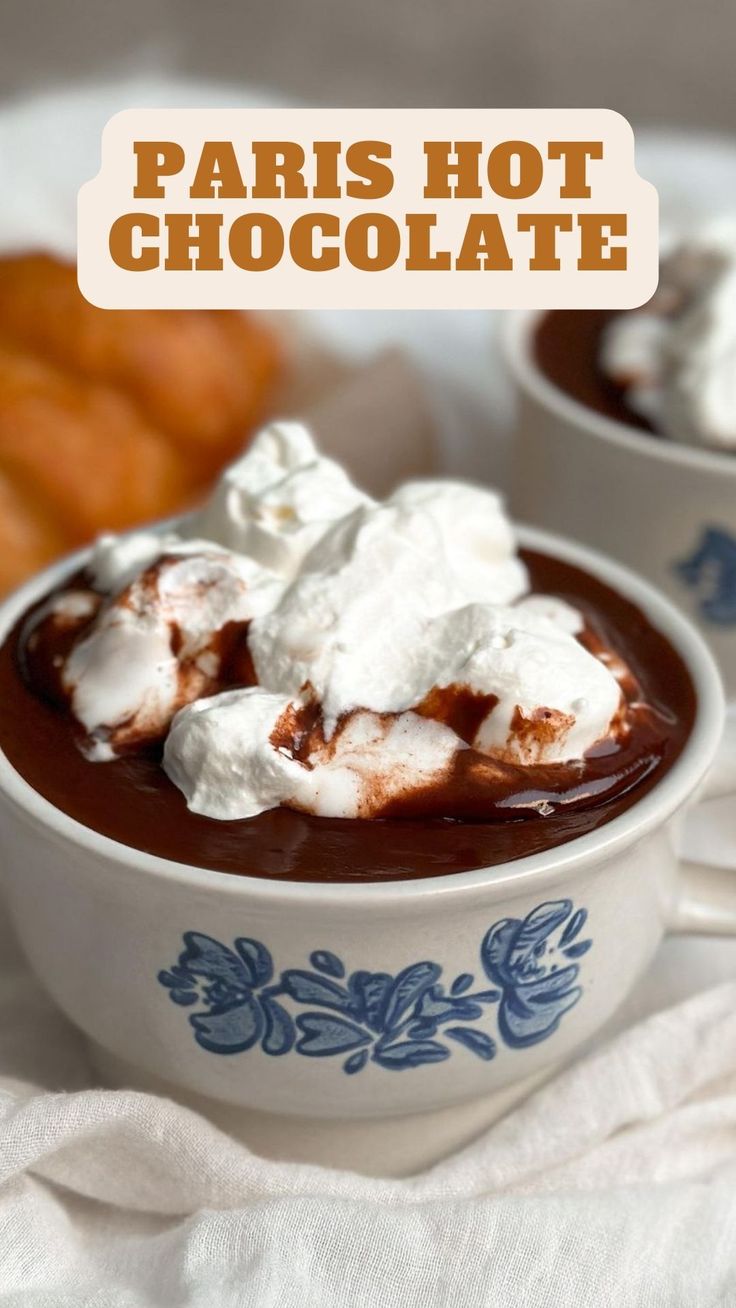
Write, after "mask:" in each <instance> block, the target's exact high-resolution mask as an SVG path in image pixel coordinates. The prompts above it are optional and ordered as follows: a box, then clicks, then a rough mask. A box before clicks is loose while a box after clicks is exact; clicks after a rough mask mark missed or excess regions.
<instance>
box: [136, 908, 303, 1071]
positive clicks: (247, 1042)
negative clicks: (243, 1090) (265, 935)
mask: <svg viewBox="0 0 736 1308" xmlns="http://www.w3.org/2000/svg"><path fill="white" fill-rule="evenodd" d="M184 944H185V945H186V949H185V950H184V952H183V953H181V954H180V955H179V959H178V961H177V962H176V963H175V964H174V966H173V967H172V968H171V970H170V971H163V972H159V974H158V979H159V981H160V983H161V985H162V986H165V987H166V988H167V989H168V991H169V996H170V998H171V999H172V1000H173V1002H174V1003H175V1004H183V1005H191V1004H195V1003H197V1001H199V1002H201V1003H202V1004H204V1008H205V1011H204V1012H199V1013H193V1014H191V1015H190V1018H189V1021H190V1022H191V1025H192V1026H193V1028H194V1038H195V1040H196V1041H197V1044H199V1045H201V1046H202V1048H203V1049H207V1050H209V1051H210V1052H211V1053H216V1054H239V1053H242V1052H243V1051H244V1050H246V1049H250V1048H251V1047H252V1046H253V1045H255V1044H257V1043H258V1042H260V1045H261V1048H262V1049H263V1050H264V1052H265V1053H267V1054H274V1055H278V1054H286V1053H288V1052H289V1050H290V1049H291V1047H292V1045H293V1044H294V1039H295V1031H294V1023H293V1022H292V1019H291V1017H290V1016H289V1014H288V1013H287V1011H286V1009H285V1008H284V1007H283V1005H281V1004H279V1003H278V1002H277V1001H276V1000H275V999H274V998H273V994H272V992H271V991H270V990H269V989H268V983H269V981H270V980H271V978H272V977H273V962H272V959H271V955H270V953H269V952H268V950H267V949H266V947H265V945H262V944H261V943H260V942H259V941H258V940H249V939H248V938H247V937H244V936H240V937H238V939H237V940H236V941H235V942H234V948H233V949H229V948H228V947H227V946H226V945H223V944H221V943H220V941H219V940H213V939H212V937H211V936H205V935H202V934H201V933H200V932H198V931H185V932H184Z"/></svg>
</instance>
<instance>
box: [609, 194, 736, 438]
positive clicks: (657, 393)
mask: <svg viewBox="0 0 736 1308" xmlns="http://www.w3.org/2000/svg"><path fill="white" fill-rule="evenodd" d="M600 364H601V368H602V370H603V372H604V373H605V374H606V375H607V376H608V377H610V378H611V380H612V381H613V382H615V383H616V385H617V386H620V387H622V388H623V390H624V394H625V398H626V402H627V404H629V405H630V407H631V408H632V409H633V410H634V411H635V412H637V413H640V414H641V415H642V416H643V417H645V418H646V419H647V420H648V421H649V422H651V424H652V425H653V426H654V428H655V429H656V430H657V431H658V432H661V433H662V434H663V435H664V436H668V437H670V438H671V439H672V440H676V441H681V442H685V443H686V444H692V445H702V446H707V447H710V448H712V449H718V450H730V451H736V218H724V217H721V218H719V219H717V220H715V221H713V222H710V223H707V224H705V225H703V226H702V227H700V228H698V229H696V230H695V231H693V232H692V233H690V234H688V235H686V236H685V237H683V238H681V239H678V240H676V241H672V240H671V241H670V242H668V248H667V247H666V248H665V253H664V255H663V258H662V263H661V268H660V282H659V288H658V290H657V293H656V294H655V296H654V298H653V299H652V300H651V301H650V302H649V304H647V305H645V306H643V308H641V309H639V310H634V311H632V312H628V313H621V314H618V315H617V316H616V317H615V318H614V319H613V321H612V322H611V323H610V324H609V325H608V327H607V329H606V332H605V334H604V339H603V344H602V350H601V356H600Z"/></svg>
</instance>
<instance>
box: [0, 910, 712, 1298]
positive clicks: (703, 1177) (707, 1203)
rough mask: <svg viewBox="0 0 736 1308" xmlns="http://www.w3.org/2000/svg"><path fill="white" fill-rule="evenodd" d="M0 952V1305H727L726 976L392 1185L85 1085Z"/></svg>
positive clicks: (77, 1044) (185, 1113)
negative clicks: (264, 1152) (273, 1157)
mask: <svg viewBox="0 0 736 1308" xmlns="http://www.w3.org/2000/svg"><path fill="white" fill-rule="evenodd" d="M0 945H1V946H2V948H1V949H0V959H1V960H2V964H1V968H0V1033H1V1035H0V1063H1V1064H2V1076H1V1077H0V1304H2V1305H3V1308H6V1306H7V1308H10V1306H13V1308H15V1305H18V1308H67V1306H68V1308H78V1306H79V1305H90V1308H236V1306H237V1308H250V1305H257V1308H269V1306H270V1305H274V1308H275V1306H276V1305H278V1308H312V1306H314V1308H399V1306H401V1308H414V1306H416V1308H434V1306H435V1305H436V1306H437V1308H440V1305H441V1306H442V1308H485V1305H488V1308H491V1306H492V1308H506V1305H508V1306H509V1308H511V1305H513V1306H514V1308H516V1306H517V1305H519V1304H522V1303H523V1304H524V1305H525V1308H567V1305H573V1304H575V1305H580V1306H583V1305H584V1306H587V1305H590V1306H591V1308H604V1306H605V1305H612V1306H615V1308H630V1306H631V1308H660V1306H661V1308H715V1305H732V1304H734V1303H736V982H735V981H729V982H725V983H723V984H721V985H719V986H716V987H714V988H711V989H709V990H708V991H705V992H702V993H701V994H698V995H696V996H695V997H694V998H691V999H688V1000H686V1001H684V1002H683V1003H681V1004H679V1005H678V1006H676V1007H674V1008H670V1009H668V1010H665V1011H662V1012H658V1013H655V1014H654V1015H652V1016H650V1017H648V1018H647V1019H646V1020H644V1021H643V1022H641V1023H640V1024H638V1025H635V1026H633V1027H631V1028H629V1029H628V1030H626V1031H625V1032H624V1033H623V1034H619V1035H618V1036H615V1037H614V1038H613V1039H612V1040H611V1041H610V1042H608V1043H606V1044H604V1045H601V1046H599V1047H598V1048H597V1049H596V1050H594V1051H593V1052H592V1053H590V1054H589V1055H588V1056H587V1057H586V1058H584V1059H581V1060H580V1061H579V1062H578V1063H577V1064H574V1065H573V1066H572V1067H570V1068H569V1069H568V1070H566V1071H564V1072H562V1073H561V1074H559V1075H558V1076H557V1077H556V1078H555V1079H554V1080H553V1081H552V1082H550V1083H548V1084H547V1085H546V1086H545V1087H544V1088H542V1089H541V1090H539V1091H537V1092H536V1093H535V1094H534V1095H533V1096H532V1097H531V1098H530V1099H528V1100H527V1102H526V1103H525V1104H523V1105H521V1106H520V1107H519V1108H517V1109H516V1110H515V1111H514V1112H513V1113H511V1114H510V1115H509V1116H508V1117H506V1118H505V1119H504V1120H502V1121H501V1122H499V1123H497V1124H496V1125H495V1126H494V1127H492V1128H491V1129H490V1131H488V1132H487V1133H486V1134H485V1135H484V1136H483V1137H482V1138H481V1139H479V1140H478V1141H476V1142H475V1143H474V1144H472V1145H471V1146H469V1147H468V1148H466V1149H465V1150H463V1151H462V1152H461V1153H459V1154H456V1155H455V1156H454V1157H453V1158H450V1159H449V1160H447V1161H446V1162H444V1163H441V1164H440V1165H438V1166H437V1167H435V1168H433V1169H432V1170H430V1171H429V1172H426V1173H425V1174H423V1175H421V1176H418V1177H415V1178H412V1179H410V1180H402V1181H388V1180H375V1179H369V1178H364V1177H358V1176H355V1175H353V1174H351V1173H348V1172H338V1171H329V1170H326V1169H320V1168H317V1167H311V1166H306V1165H303V1164H299V1165H297V1164H284V1163H272V1162H266V1161H264V1160H262V1159H259V1158H257V1157H255V1156H254V1155H253V1154H252V1153H250V1152H249V1151H248V1149H246V1147H245V1146H244V1145H241V1144H239V1143H236V1142H235V1141H233V1140H231V1139H229V1138H228V1137H227V1136H226V1135H224V1134H223V1133H221V1132H220V1131H218V1130H217V1129H216V1128H215V1127H213V1126H211V1125H210V1124H209V1123H208V1122H206V1121H205V1120H204V1118H201V1117H199V1116H197V1115H196V1114H195V1113H193V1112H191V1111H190V1110H188V1109H186V1108H183V1107H180V1106H178V1105H175V1104H173V1103H172V1102H170V1101H168V1100H165V1099H161V1098H158V1097H156V1096H154V1095H148V1094H141V1093H136V1092H133V1091H114V1090H100V1089H95V1088H88V1080H89V1068H88V1065H87V1062H86V1057H85V1047H84V1042H83V1041H82V1040H81V1038H80V1037H79V1036H77V1035H76V1033H74V1032H73V1031H72V1030H71V1028H69V1027H68V1026H67V1024H66V1022H65V1020H64V1019H63V1018H62V1017H61V1016H59V1015H57V1014H56V1013H55V1012H54V1010H53V1009H52V1007H51V1005H50V1004H49V1002H48V1001H47V1000H46V999H45V997H44V996H43V995H42V994H41V993H40V991H39V990H38V989H37V987H36V985H35V983H34V982H33V980H32V979H31V978H30V976H29V974H28V973H27V971H26V969H25V965H24V964H23V962H22V961H21V959H20V956H19V955H18V954H17V952H16V950H15V948H14V946H13V943H12V941H11V939H10V937H9V936H8V935H7V933H6V932H0ZM665 948H666V947H665ZM60 1086H63V1087H65V1091H64V1092H63V1093H59V1091H58V1087H60ZM45 1087H54V1089H48V1088H45Z"/></svg>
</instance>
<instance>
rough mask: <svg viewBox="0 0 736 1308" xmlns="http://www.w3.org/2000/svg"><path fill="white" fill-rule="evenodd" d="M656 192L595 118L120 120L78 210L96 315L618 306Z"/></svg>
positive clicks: (652, 227)
mask: <svg viewBox="0 0 736 1308" xmlns="http://www.w3.org/2000/svg"><path fill="white" fill-rule="evenodd" d="M657 221H658V204H657V194H656V191H655V190H654V188H653V186H651V184H650V183H648V182H647V181H645V180H643V179H642V178H640V177H639V176H638V175H637V172H636V167H635V158H634V136H633V132H632V130H631V127H630V126H629V124H628V123H627V121H626V119H625V118H622V117H621V115H620V114H617V113H615V112H613V111H612V110H608V109H589V110H583V109H575V110H573V109H521V110H517V109H480V110H476V109H426V110H425V109H396V110H388V109H294V108H290V109H263V108H260V109H194V108H192V109H144V108H141V109H128V110H125V111H123V112H122V113H119V114H117V115H116V116H115V117H114V118H112V119H111V120H110V122H109V123H108V124H107V126H106V128H105V130H104V133H103V138H102V161H101V168H100V171H99V173H98V174H97V176H96V177H95V178H93V179H92V180H91V181H89V182H87V183H86V184H85V185H84V186H83V187H82V188H81V190H80V193H79V210H78V263H79V285H80V288H81V290H82V293H83V294H84V295H85V296H86V297H87V299H88V300H90V301H91V302H92V303H93V304H97V305H99V306H100V307H102V308H136V309H140V308H181V309H191V308H223V309H243V308H262V309H309V308H352V309H354V308H366V309H374V308H375V309H378V308H381V309H458V308H467V309H483V308H504V309H509V308H525V307H526V308H529V307H534V308H552V307H560V308H564V307H567V308H595V307H601V308H611V309H615V308H632V307H634V306H636V305H639V304H642V303H644V302H645V301H646V300H647V299H649V297H650V296H651V295H652V293H653V292H654V289H655V287H656V282H657V244H658V235H657Z"/></svg>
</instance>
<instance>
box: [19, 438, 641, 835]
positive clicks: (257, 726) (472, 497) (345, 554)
mask: <svg viewBox="0 0 736 1308" xmlns="http://www.w3.org/2000/svg"><path fill="white" fill-rule="evenodd" d="M87 577H88V579H89V588H88V589H84V587H80V585H79V584H78V583H77V584H76V585H75V586H74V587H73V588H71V589H70V590H69V591H67V592H63V593H62V594H60V595H57V596H55V597H54V598H53V600H52V601H50V602H49V605H48V606H46V608H45V610H44V611H42V613H41V614H40V616H39V618H38V619H37V626H36V628H35V630H34V632H33V633H32V634H31V636H30V637H29V649H30V651H31V653H32V654H33V642H34V641H36V642H37V643H38V644H39V647H40V648H47V647H48V648H52V647H53V648H54V649H55V651H56V653H55V655H54V659H53V663H54V676H55V677H56V679H57V681H58V684H59V687H60V691H61V694H62V695H63V696H64V698H65V700H66V702H67V703H68V705H69V707H70V709H71V712H72V714H73V715H74V718H75V719H76V721H77V723H78V725H79V728H80V730H81V731H82V732H83V736H84V747H85V748H86V750H87V752H88V754H89V755H90V757H92V758H94V759H97V760H104V759H109V758H111V757H114V756H115V755H116V754H117V753H120V752H124V751H126V750H130V749H134V748H142V747H144V746H148V745H150V744H151V743H152V742H154V741H156V742H163V743H164V748H163V766H164V767H165V769H166V771H167V773H168V775H169V777H170V778H171V779H172V780H173V781H174V783H175V784H176V785H177V786H178V787H179V788H180V790H181V791H182V792H183V794H184V795H185V797H186V800H187V803H188V804H189V806H190V808H192V809H193V810H195V811H196V812H199V813H203V814H206V815H208V816H210V817H214V818H221V819H235V818H247V817H252V816H254V815H255V814H257V813H260V812H263V811H264V810H265V809H268V808H272V807H275V806H277V805H287V806H290V807H293V808H297V809H300V810H303V811H305V812H309V813H314V814H320V815H325V816H337V817H373V816H377V815H380V814H381V813H383V812H386V811H387V810H389V809H390V808H391V805H392V804H394V803H395V802H396V801H397V800H399V799H400V798H401V797H404V796H407V795H415V796H416V795H421V794H422V793H424V792H426V791H429V790H432V789H433V788H434V791H435V792H436V791H437V788H438V787H439V788H441V787H442V786H443V785H444V784H445V783H446V782H447V781H448V779H449V778H450V777H451V776H452V775H454V774H455V773H456V771H457V767H458V761H460V762H462V763H463V764H464V765H465V764H467V762H468V759H470V758H471V757H472V759H477V760H479V762H478V767H479V768H480V772H479V774H478V775H479V776H481V777H482V778H483V779H484V780H483V784H487V785H488V786H489V788H490V790H491V791H492V789H493V786H494V784H495V782H496V781H497V780H498V779H499V778H501V779H503V778H504V777H505V778H507V779H508V776H509V775H510V771H509V770H511V772H512V773H513V776H514V778H515V779H516V780H517V782H518V778H519V776H521V777H522V788H523V770H524V769H525V768H529V767H538V766H548V765H554V764H557V763H570V762H571V761H572V762H574V761H579V760H582V759H583V757H584V755H585V754H586V752H587V751H588V750H589V749H590V748H591V747H592V746H593V745H595V744H596V743H597V742H600V741H602V740H604V739H606V738H607V737H608V736H610V735H613V736H616V737H618V736H619V735H620V734H621V733H625V731H626V729H627V728H626V717H625V713H624V711H623V707H622V706H623V703H624V700H623V697H622V687H621V677H620V676H619V675H617V674H618V672H619V671H621V670H620V669H619V668H618V664H617V661H616V659H615V656H614V655H613V653H612V652H611V651H606V650H596V651H595V652H591V649H589V648H586V644H585V643H584V642H583V640H581V639H580V637H581V635H582V634H583V628H584V623H583V619H582V617H581V615H580V614H579V613H578V612H577V611H576V610H575V609H574V608H572V607H571V606H570V605H569V604H567V603H565V602H564V601H563V600H561V599H558V598H556V597H554V596H548V595H529V594H528V590H529V581H528V574H527V571H526V568H525V566H524V564H523V562H522V560H521V559H520V558H519V557H518V554H517V550H516V541H515V536H514V532H513V528H512V526H511V524H510V522H509V520H508V518H507V516H506V514H505V512H504V508H503V502H502V500H501V498H500V497H499V496H498V495H497V494H496V493H495V492H493V491H488V490H483V489H481V488H479V487H475V486H466V485H463V484H461V483H456V482H450V481H427V482H414V483H409V484H408V485H406V486H403V487H402V488H401V489H400V490H398V491H397V492H396V493H395V494H394V495H392V496H391V497H390V498H389V499H388V500H386V501H383V502H382V503H377V502H376V501H374V500H372V499H370V497H368V496H367V495H364V494H363V493H362V492H361V491H359V490H358V489H357V488H356V487H354V486H353V485H352V483H351V482H350V480H349V479H348V477H347V475H346V474H345V473H344V472H343V470H342V469H340V468H339V467H338V466H337V465H336V464H335V463H334V462H333V461H332V460H329V459H326V458H324V457H323V456H321V455H320V454H319V453H318V451H317V450H316V449H315V447H314V444H313V442H312V439H311V437H310V436H309V433H308V432H307V431H306V429H305V428H303V427H301V426H299V425H297V424H294V423H282V424H276V425H273V426H271V427H269V428H267V429H266V430H265V431H264V432H262V433H261V434H260V435H259V436H258V437H257V438H256V439H255V440H254V442H253V444H252V445H251V447H250V449H249V450H248V452H247V453H246V454H245V455H244V456H243V457H242V458H241V459H240V460H239V461H238V462H237V463H236V464H235V465H234V466H233V467H232V468H230V469H228V471H227V472H226V473H225V474H224V476H223V478H222V481H221V483H220V485H219V486H218V488H217V489H216V491H215V492H214V494H213V496H212V498H211V500H210V501H209V503H207V504H206V505H205V506H204V508H203V509H202V510H201V511H200V512H199V513H197V514H195V515H192V516H191V517H190V518H189V519H188V520H187V522H186V523H185V524H184V526H183V527H182V530H181V532H171V531H169V532H163V533H161V534H157V533H155V532H139V533H134V534H132V535H128V536H123V537H105V538H103V539H102V540H101V541H100V542H98V544H97V546H96V548H95V549H94V551H93V554H92V558H91V561H90V565H89V568H88V572H87ZM70 633H71V634H70ZM56 637H59V638H60V639H61V644H59V643H58V641H57V644H56V645H54V639H55V638H56ZM591 648H592V647H591ZM59 650H61V653H59ZM625 672H626V669H623V670H622V672H621V675H623V674H624V673H625ZM581 766H582V765H581ZM517 788H518V786H517Z"/></svg>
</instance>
